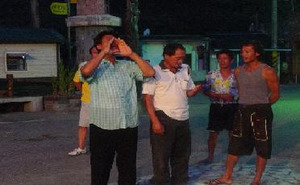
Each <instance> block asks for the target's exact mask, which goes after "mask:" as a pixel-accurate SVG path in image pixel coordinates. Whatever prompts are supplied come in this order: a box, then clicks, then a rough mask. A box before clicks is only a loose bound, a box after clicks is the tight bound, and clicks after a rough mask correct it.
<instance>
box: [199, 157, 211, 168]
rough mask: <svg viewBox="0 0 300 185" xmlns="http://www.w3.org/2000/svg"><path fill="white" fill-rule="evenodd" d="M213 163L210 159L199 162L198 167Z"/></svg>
mask: <svg viewBox="0 0 300 185" xmlns="http://www.w3.org/2000/svg"><path fill="white" fill-rule="evenodd" d="M211 163H212V162H211V161H210V160H209V159H203V160H201V161H199V162H198V165H200V166H201V165H208V164H211Z"/></svg>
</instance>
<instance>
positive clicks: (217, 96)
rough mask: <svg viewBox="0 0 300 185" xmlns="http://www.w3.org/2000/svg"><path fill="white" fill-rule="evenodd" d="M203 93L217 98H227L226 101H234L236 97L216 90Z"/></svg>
mask: <svg viewBox="0 0 300 185" xmlns="http://www.w3.org/2000/svg"><path fill="white" fill-rule="evenodd" d="M203 94H205V95H206V96H208V97H210V98H216V99H220V100H225V101H232V100H233V98H234V96H233V95H232V94H217V93H214V92H204V93H203Z"/></svg>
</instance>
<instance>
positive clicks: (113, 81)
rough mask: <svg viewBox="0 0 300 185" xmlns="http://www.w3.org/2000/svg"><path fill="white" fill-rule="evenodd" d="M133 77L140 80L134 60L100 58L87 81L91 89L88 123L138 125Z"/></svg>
mask: <svg viewBox="0 0 300 185" xmlns="http://www.w3.org/2000/svg"><path fill="white" fill-rule="evenodd" d="M135 80H143V76H142V71H141V70H140V69H139V67H138V66H137V64H136V63H134V62H132V61H128V60H117V61H116V63H115V64H112V63H110V62H109V61H107V60H105V59H103V60H102V62H101V63H100V65H99V66H98V68H97V69H96V70H95V72H94V73H93V74H92V76H90V77H89V78H88V79H87V81H88V82H89V84H90V89H91V103H90V117H91V123H92V124H94V125H96V126H98V127H100V128H102V129H105V130H117V129H125V128H134V127H136V126H138V109H137V94H136V84H135Z"/></svg>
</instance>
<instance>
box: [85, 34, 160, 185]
mask: <svg viewBox="0 0 300 185" xmlns="http://www.w3.org/2000/svg"><path fill="white" fill-rule="evenodd" d="M94 44H95V46H96V47H97V49H98V50H99V51H100V52H99V55H98V56H97V57H95V58H93V59H91V60H90V61H89V62H88V63H87V64H86V65H84V66H83V67H82V68H81V73H82V76H83V77H84V78H86V80H87V81H88V82H89V83H90V88H91V103H90V112H91V125H90V152H91V178H92V179H91V184H92V185H100V184H101V185H102V184H107V182H108V179H109V174H110V170H111V167H112V164H113V161H114V156H115V153H116V154H117V157H116V164H117V167H118V171H119V180H118V183H119V184H126V185H127V184H128V185H135V183H136V151H137V131H138V130H137V126H138V122H137V119H138V115H137V112H138V109H137V94H136V85H135V81H136V80H142V79H143V76H153V75H154V73H155V72H154V70H153V68H152V67H151V65H149V64H148V63H147V62H146V61H144V60H143V59H142V58H141V57H139V56H138V55H137V54H136V53H135V52H133V51H132V50H131V48H130V47H129V46H128V45H127V44H126V43H125V42H124V40H122V39H119V38H116V36H115V34H114V33H113V32H110V31H103V32H101V33H99V34H98V35H97V36H96V37H95V38H94ZM116 55H119V56H122V57H126V58H129V59H130V60H132V61H134V62H132V61H128V60H118V59H116V57H115V56H116Z"/></svg>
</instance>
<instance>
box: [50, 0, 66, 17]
mask: <svg viewBox="0 0 300 185" xmlns="http://www.w3.org/2000/svg"><path fill="white" fill-rule="evenodd" d="M50 10H51V12H52V13H53V14H55V15H68V3H59V2H53V3H51V5H50Z"/></svg>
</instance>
